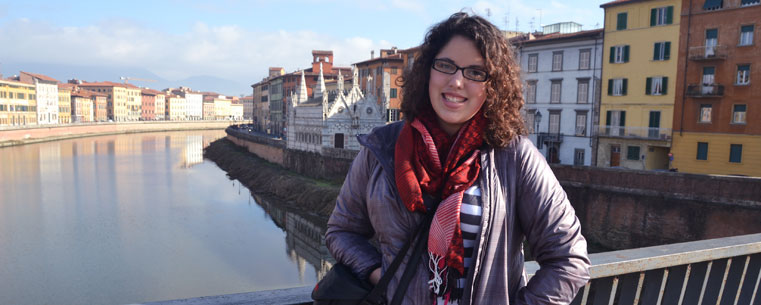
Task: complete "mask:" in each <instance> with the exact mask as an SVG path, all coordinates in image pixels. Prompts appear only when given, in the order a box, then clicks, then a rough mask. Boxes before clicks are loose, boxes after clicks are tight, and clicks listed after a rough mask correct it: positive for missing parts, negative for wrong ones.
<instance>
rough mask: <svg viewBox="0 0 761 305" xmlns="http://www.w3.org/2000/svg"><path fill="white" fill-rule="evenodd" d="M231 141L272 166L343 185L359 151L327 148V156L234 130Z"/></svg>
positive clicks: (230, 129) (229, 132) (281, 141)
mask: <svg viewBox="0 0 761 305" xmlns="http://www.w3.org/2000/svg"><path fill="white" fill-rule="evenodd" d="M226 131H227V139H229V140H230V141H232V142H233V143H235V144H236V145H238V146H240V147H245V148H246V149H247V150H248V151H249V152H251V153H253V154H255V155H257V156H259V157H260V158H262V159H265V160H267V161H269V162H272V163H277V164H279V165H281V166H283V167H285V168H287V169H289V170H292V171H294V172H297V173H299V174H301V175H304V176H307V177H310V178H315V179H321V180H328V181H331V182H333V183H337V184H341V183H343V180H344V178H345V177H346V173H347V172H348V171H349V167H351V162H352V160H354V157H355V156H356V155H357V151H355V150H347V149H331V148H328V149H325V151H324V155H320V154H318V153H314V152H308V151H301V150H294V149H287V148H286V145H285V141H283V140H280V139H273V138H270V137H267V136H265V135H257V134H255V133H249V132H245V131H240V130H237V129H236V128H234V127H230V128H228V129H227V130H226Z"/></svg>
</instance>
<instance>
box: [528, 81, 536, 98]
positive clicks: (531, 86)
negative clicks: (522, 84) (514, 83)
mask: <svg viewBox="0 0 761 305" xmlns="http://www.w3.org/2000/svg"><path fill="white" fill-rule="evenodd" d="M526 103H536V81H535V80H534V81H528V82H527V83H526Z"/></svg>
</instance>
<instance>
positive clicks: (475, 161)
mask: <svg viewBox="0 0 761 305" xmlns="http://www.w3.org/2000/svg"><path fill="white" fill-rule="evenodd" d="M482 111H483V108H482V110H480V111H479V112H478V113H476V115H475V116H473V118H472V119H471V120H469V121H468V122H467V123H465V125H463V126H462V127H461V128H460V131H459V132H458V133H457V135H456V137H455V138H452V137H449V136H448V135H447V134H446V132H444V130H443V129H441V127H439V124H438V122H437V120H436V115H435V114H434V113H433V111H428V112H427V113H424V114H423V115H420V116H418V117H417V118H416V119H415V120H414V121H413V122H412V123H405V124H404V127H402V131H401V134H400V135H399V139H398V140H397V141H396V147H395V151H394V163H395V164H394V167H395V172H396V173H395V175H396V187H397V189H398V190H399V196H400V197H401V199H402V202H404V205H405V206H407V209H409V210H410V211H412V212H423V213H424V212H426V207H425V205H424V204H423V193H426V194H429V195H431V196H433V197H434V198H441V199H442V201H441V203H440V204H439V206H438V208H437V209H436V212H435V215H434V218H433V222H432V223H431V228H430V231H429V236H428V253H429V257H430V261H429V268H430V270H431V272H432V275H431V278H432V279H431V281H430V282H429V284H430V287H431V290H432V291H433V292H434V293H435V294H436V295H439V296H442V295H444V294H445V293H446V292H447V291H450V290H451V288H453V286H454V285H447V282H448V279H449V278H454V277H460V276H463V272H464V270H465V267H464V264H463V256H464V254H465V249H464V247H463V243H462V231H461V230H460V206H461V205H462V197H463V193H464V192H465V190H467V189H468V188H469V187H470V186H471V185H473V183H474V182H475V181H476V179H477V178H478V174H479V172H480V170H481V165H480V160H479V150H478V148H479V147H481V145H483V143H484V140H483V132H484V131H485V127H486V119H485V118H484V116H483V113H482ZM442 160H443V162H442ZM450 270H456V271H457V272H456V273H454V274H452V273H451V272H449V271H450ZM450 286H452V287H450Z"/></svg>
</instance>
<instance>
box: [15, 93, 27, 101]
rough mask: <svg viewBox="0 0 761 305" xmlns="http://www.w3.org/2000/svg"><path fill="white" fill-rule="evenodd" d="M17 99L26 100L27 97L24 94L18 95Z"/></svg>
mask: <svg viewBox="0 0 761 305" xmlns="http://www.w3.org/2000/svg"><path fill="white" fill-rule="evenodd" d="M16 98H17V99H20V100H23V99H26V96H25V95H24V94H23V93H16Z"/></svg>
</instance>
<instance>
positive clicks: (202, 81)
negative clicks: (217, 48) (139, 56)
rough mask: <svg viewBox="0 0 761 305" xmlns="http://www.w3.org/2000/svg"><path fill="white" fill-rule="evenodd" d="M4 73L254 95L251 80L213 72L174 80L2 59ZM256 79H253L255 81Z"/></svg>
mask: <svg viewBox="0 0 761 305" xmlns="http://www.w3.org/2000/svg"><path fill="white" fill-rule="evenodd" d="M0 68H2V71H0V72H1V73H2V74H3V77H4V78H5V77H9V76H13V75H18V74H19V71H26V72H32V73H39V74H43V75H47V76H50V77H52V78H55V79H57V80H59V81H61V82H66V81H67V80H70V79H73V78H76V79H79V80H83V81H90V82H93V81H112V82H122V80H121V79H120V77H122V76H127V77H132V78H142V79H151V80H155V82H144V81H137V80H133V81H130V82H129V83H130V84H133V85H136V86H140V87H148V88H151V89H156V90H163V89H165V88H170V87H171V88H177V87H179V86H185V87H190V88H192V89H193V90H196V91H213V92H218V93H220V94H225V95H233V96H238V95H240V94H243V95H251V90H252V89H251V87H250V84H249V85H246V84H243V83H239V82H236V81H232V80H228V79H223V78H219V77H214V76H207V75H201V76H193V77H189V78H186V79H183V80H178V81H172V80H167V79H164V78H161V77H160V76H158V75H156V74H155V73H153V72H151V71H149V70H147V69H143V68H134V67H101V66H79V65H62V64H41V63H3V64H2V66H0ZM252 83H253V82H252Z"/></svg>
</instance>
